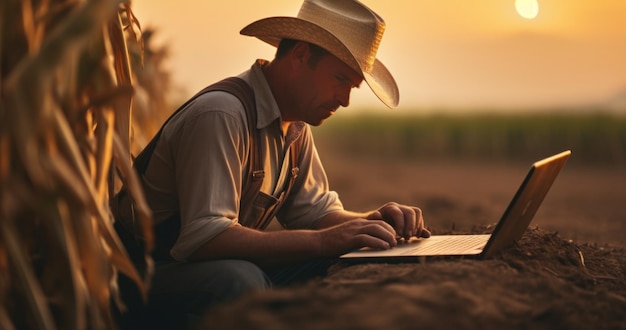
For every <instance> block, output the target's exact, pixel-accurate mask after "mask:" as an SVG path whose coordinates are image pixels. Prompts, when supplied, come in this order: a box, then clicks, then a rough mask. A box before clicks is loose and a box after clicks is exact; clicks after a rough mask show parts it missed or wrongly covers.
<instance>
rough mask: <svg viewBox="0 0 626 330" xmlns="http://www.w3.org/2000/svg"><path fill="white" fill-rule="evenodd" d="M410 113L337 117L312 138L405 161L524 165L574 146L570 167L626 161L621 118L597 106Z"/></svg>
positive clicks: (358, 153) (623, 119) (346, 151)
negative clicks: (460, 161) (586, 108)
mask: <svg viewBox="0 0 626 330" xmlns="http://www.w3.org/2000/svg"><path fill="white" fill-rule="evenodd" d="M354 112H358V109H357V110H355V111H354ZM415 112H416V113H417V114H413V115H409V114H406V113H404V114H399V115H394V114H393V113H392V112H384V111H378V112H377V114H372V112H368V113H366V114H365V115H362V116H360V115H358V114H357V113H350V114H348V115H344V116H342V115H339V116H336V118H332V119H330V120H328V122H326V123H324V124H323V125H322V126H320V127H319V128H315V131H316V134H317V135H316V138H317V142H318V143H320V144H323V145H325V146H327V148H330V147H332V148H333V149H336V151H337V152H341V153H344V154H347V155H349V156H351V157H359V156H368V155H369V156H373V157H385V158H394V159H398V158H399V159H407V160H411V159H424V158H428V159H438V160H453V161H459V160H463V161H497V162H519V161H522V162H528V161H529V160H531V159H535V158H538V157H541V156H545V155H548V154H550V153H556V152H559V151H562V150H564V149H572V150H573V152H574V157H573V158H572V161H571V163H574V164H578V165H585V166H600V167H624V166H626V116H620V115H617V114H611V113H609V112H606V111H601V110H595V109H589V110H587V111H584V112H581V111H580V110H577V111H572V112H575V113H574V114H570V113H567V111H566V110H561V111H559V112H550V111H545V112H538V111H533V110H530V111H528V112H519V111H518V112H515V113H513V114H506V112H505V111H499V112H498V113H494V114H487V113H481V112H480V111H476V112H474V113H469V114H440V115H438V114H428V115H419V110H416V111H415ZM625 112H626V111H625Z"/></svg>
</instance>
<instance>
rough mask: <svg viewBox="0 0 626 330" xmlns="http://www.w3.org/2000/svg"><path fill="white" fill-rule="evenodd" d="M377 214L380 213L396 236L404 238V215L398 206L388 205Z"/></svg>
mask: <svg viewBox="0 0 626 330" xmlns="http://www.w3.org/2000/svg"><path fill="white" fill-rule="evenodd" d="M379 212H380V213H381V215H382V217H383V218H384V219H385V220H386V221H387V222H389V223H390V224H391V225H392V226H393V228H394V229H395V230H396V232H397V233H398V234H400V235H402V237H405V238H406V235H405V228H406V226H405V220H404V218H405V215H404V212H403V211H402V209H401V208H400V205H398V204H395V203H389V204H386V205H384V206H383V207H381V208H380V210H379Z"/></svg>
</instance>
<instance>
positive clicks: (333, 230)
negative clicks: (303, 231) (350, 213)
mask: <svg viewBox="0 0 626 330" xmlns="http://www.w3.org/2000/svg"><path fill="white" fill-rule="evenodd" d="M319 233H320V235H321V237H320V241H321V254H322V255H323V256H337V255H338V254H342V253H345V252H349V251H353V250H357V249H360V248H363V247H369V248H373V249H380V250H387V249H389V248H391V247H392V246H396V245H397V244H398V242H397V240H396V231H395V230H394V229H393V227H391V225H389V224H388V223H387V222H385V221H383V220H366V219H353V220H349V221H346V222H344V223H341V224H339V225H336V226H332V227H329V228H325V229H322V230H320V231H319Z"/></svg>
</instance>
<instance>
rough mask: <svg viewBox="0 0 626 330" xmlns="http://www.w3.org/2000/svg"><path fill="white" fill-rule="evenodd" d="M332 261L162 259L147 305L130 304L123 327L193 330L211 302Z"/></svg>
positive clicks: (320, 269)
mask: <svg viewBox="0 0 626 330" xmlns="http://www.w3.org/2000/svg"><path fill="white" fill-rule="evenodd" d="M332 264H333V262H332V261H330V260H318V261H313V262H307V263H302V264H297V265H293V266H289V267H284V268H277V269H266V270H263V269H261V268H260V267H259V266H257V265H256V264H254V263H252V262H249V261H244V260H212V261H202V262H163V263H157V265H156V267H155V273H154V276H153V277H152V283H151V289H150V294H149V298H148V304H147V306H146V305H144V304H142V303H141V301H137V300H135V302H134V303H133V304H130V305H133V306H129V307H131V309H132V310H131V312H130V313H128V315H125V316H123V317H122V322H121V328H122V329H125V328H127V329H184V328H192V329H193V325H194V324H196V323H199V322H200V321H201V320H202V315H203V314H204V313H205V312H206V311H208V310H209V309H210V308H212V307H216V306H218V305H220V304H223V303H226V302H230V301H234V300H236V299H238V298H241V297H243V296H244V295H246V294H248V293H252V292H255V291H262V290H268V289H270V288H272V287H273V286H287V285H291V284H297V283H301V282H304V281H306V280H308V279H312V278H314V277H316V276H323V275H325V274H326V270H327V269H328V267H330V266H331V265H332ZM124 280H125V281H126V282H129V280H128V279H124ZM120 281H121V283H120V288H121V289H122V290H124V285H123V284H124V283H123V282H122V279H121V280H120ZM126 284H129V283H126Z"/></svg>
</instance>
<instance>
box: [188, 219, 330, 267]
mask: <svg viewBox="0 0 626 330" xmlns="http://www.w3.org/2000/svg"><path fill="white" fill-rule="evenodd" d="M322 254H323V253H322V249H321V238H320V233H319V232H318V231H315V230H281V231H269V232H264V231H259V230H254V229H250V228H247V227H243V226H232V227H230V228H228V229H226V230H225V231H223V232H222V233H220V234H219V235H218V236H216V237H214V238H213V239H211V240H210V241H209V242H207V243H206V244H204V245H203V246H201V247H200V248H199V249H198V250H196V251H195V252H194V253H193V254H192V255H191V256H190V257H189V260H192V261H197V260H209V259H244V260H249V261H252V262H254V263H256V264H258V265H260V266H275V265H285V264H289V263H292V262H295V261H303V260H310V259H314V258H318V257H322Z"/></svg>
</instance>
